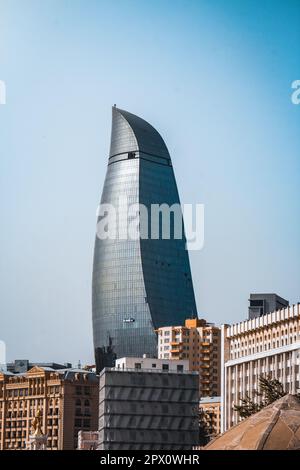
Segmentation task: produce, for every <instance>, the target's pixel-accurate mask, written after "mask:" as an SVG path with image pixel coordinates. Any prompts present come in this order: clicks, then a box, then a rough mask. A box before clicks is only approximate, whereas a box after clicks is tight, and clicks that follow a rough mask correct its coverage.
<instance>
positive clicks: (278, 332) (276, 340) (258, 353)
mask: <svg viewBox="0 0 300 470" xmlns="http://www.w3.org/2000/svg"><path fill="white" fill-rule="evenodd" d="M299 364H300V304H299V303H298V304H296V305H292V306H288V307H286V308H283V309H281V310H277V311H274V312H272V313H267V314H265V315H262V316H260V317H256V318H253V319H252V320H246V321H242V322H240V323H237V324H235V325H232V326H229V325H223V326H222V432H223V431H226V430H227V429H229V428H230V427H231V426H233V425H234V424H236V423H238V421H239V417H238V414H237V412H235V411H234V405H238V404H239V403H240V399H241V398H243V397H245V396H246V394H248V395H249V396H250V397H251V398H253V399H255V400H257V397H255V394H254V391H255V390H257V388H258V379H259V377H260V375H263V376H270V377H272V378H276V379H278V380H279V381H280V382H281V383H282V384H283V386H284V390H285V391H286V392H287V393H291V394H295V393H296V392H297V390H298V389H299Z"/></svg>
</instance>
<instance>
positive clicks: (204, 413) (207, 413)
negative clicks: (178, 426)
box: [199, 397, 221, 438]
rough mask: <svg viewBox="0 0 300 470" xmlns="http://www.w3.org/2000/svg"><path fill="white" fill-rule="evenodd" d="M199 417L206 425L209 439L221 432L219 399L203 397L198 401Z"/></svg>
mask: <svg viewBox="0 0 300 470" xmlns="http://www.w3.org/2000/svg"><path fill="white" fill-rule="evenodd" d="M199 407H200V416H201V417H202V419H203V421H204V422H205V424H206V428H207V431H208V434H209V436H210V438H212V437H215V436H217V435H218V434H220V432H221V397H204V398H201V399H200V403H199Z"/></svg>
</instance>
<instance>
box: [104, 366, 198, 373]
mask: <svg viewBox="0 0 300 470" xmlns="http://www.w3.org/2000/svg"><path fill="white" fill-rule="evenodd" d="M105 371H106V372H107V371H108V372H109V371H114V372H156V373H158V374H185V375H198V374H199V373H198V372H196V371H190V370H174V369H155V368H153V369H146V368H145V369H144V368H141V369H135V368H128V367H124V368H123V367H120V368H119V367H105V368H104V369H103V371H102V372H101V374H100V375H102V373H103V372H105Z"/></svg>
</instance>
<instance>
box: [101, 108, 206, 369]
mask: <svg viewBox="0 0 300 470" xmlns="http://www.w3.org/2000/svg"><path fill="white" fill-rule="evenodd" d="M120 199H121V200H122V199H126V200H127V202H128V205H131V204H143V205H144V206H145V207H146V208H147V209H148V211H149V214H150V212H151V205H153V204H159V205H161V204H167V205H168V206H172V205H173V204H180V202H179V196H178V191H177V186H176V181H175V176H174V171H173V167H172V162H171V158H170V155H169V152H168V149H167V147H166V145H165V143H164V141H163V139H162V138H161V136H160V135H159V133H158V132H157V131H156V130H155V129H154V128H153V127H152V126H151V125H150V124H148V123H147V122H146V121H144V120H143V119H141V118H140V117H138V116H135V115H134V114H131V113H129V112H127V111H123V110H121V109H118V108H116V107H113V115H112V132H111V145H110V154H109V160H108V168H107V173H106V178H105V182H104V188H103V193H102V198H101V205H103V204H111V205H112V206H113V207H115V208H118V207H120V208H121V209H119V212H120V211H121V212H122V210H123V209H122V208H123V206H122V204H121V206H120ZM126 210H127V208H126ZM124 211H125V206H124ZM180 214H181V212H180ZM118 216H119V217H118V222H117V225H118V228H120V225H121V224H123V223H124V220H125V221H126V217H127V215H126V213H124V214H122V213H121V214H120V213H119V214H118ZM181 217H182V214H181ZM171 219H172V218H171ZM98 221H99V219H98ZM151 222H152V221H151V220H150V221H149V224H150V223H151ZM161 223H162V222H160V224H161ZM173 232H174V230H173V231H172V230H171V237H170V238H169V239H164V238H163V237H162V234H161V227H160V231H159V237H158V239H157V238H156V239H155V238H154V237H151V229H150V225H149V234H148V237H142V236H141V237H139V238H137V239H130V238H126V237H121V238H120V237H116V238H114V239H112V238H106V239H103V238H99V237H98V236H96V241H95V251H94V267H93V334H94V347H95V357H96V364H97V370H98V371H100V370H101V369H102V368H103V367H107V366H111V365H113V363H114V360H115V358H116V357H123V356H136V357H140V356H142V355H143V354H144V353H148V354H150V355H154V356H155V355H157V338H156V333H155V330H156V329H157V328H159V327H161V326H168V325H181V324H183V322H184V320H185V318H187V317H191V316H193V317H194V316H196V315H197V310H196V303H195V297H194V290H193V283H192V277H191V270H190V263H189V257H188V252H187V250H186V238H185V234H184V230H182V236H181V237H180V238H178V237H177V238H175V236H174V233H173Z"/></svg>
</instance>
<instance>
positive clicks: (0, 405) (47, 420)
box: [0, 367, 99, 450]
mask: <svg viewBox="0 0 300 470" xmlns="http://www.w3.org/2000/svg"><path fill="white" fill-rule="evenodd" d="M98 398H99V381H98V376H97V375H96V374H95V373H91V372H86V371H82V370H76V369H64V370H62V369H61V370H54V369H50V368H46V367H44V368H42V367H33V368H32V369H31V370H29V371H28V372H25V373H21V374H13V373H11V372H3V371H2V372H0V450H24V449H26V448H27V445H28V442H29V436H30V434H31V425H32V420H33V418H34V417H35V416H36V414H37V411H38V410H40V412H41V414H42V420H43V425H42V430H43V433H44V434H45V435H47V449H51V450H72V449H76V447H77V442H78V432H79V430H81V429H83V430H86V431H88V430H94V429H97V421H98Z"/></svg>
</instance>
